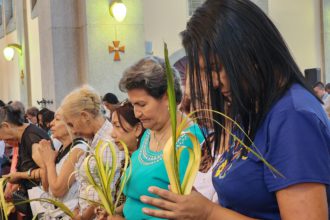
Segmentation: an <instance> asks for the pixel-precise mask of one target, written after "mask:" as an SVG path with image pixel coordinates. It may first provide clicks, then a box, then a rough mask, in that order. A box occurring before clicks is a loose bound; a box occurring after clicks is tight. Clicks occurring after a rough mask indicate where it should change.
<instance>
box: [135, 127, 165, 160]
mask: <svg viewBox="0 0 330 220" xmlns="http://www.w3.org/2000/svg"><path fill="white" fill-rule="evenodd" d="M145 135H146V136H145V138H144V140H143V142H142V145H141V150H140V152H139V156H138V158H139V161H140V163H142V164H143V165H146V166H149V165H152V164H155V163H158V162H159V161H161V160H163V150H161V151H158V152H151V151H150V150H148V144H149V142H150V130H146V134H145Z"/></svg>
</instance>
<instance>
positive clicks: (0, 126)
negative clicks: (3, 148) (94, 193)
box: [0, 105, 49, 219]
mask: <svg viewBox="0 0 330 220" xmlns="http://www.w3.org/2000/svg"><path fill="white" fill-rule="evenodd" d="M42 139H46V140H49V136H48V135H47V133H46V132H45V131H43V130H42V129H40V128H38V127H37V126H35V125H33V124H28V123H24V112H22V110H21V109H14V108H13V107H12V106H10V105H7V106H5V107H2V108H0V140H5V141H6V140H16V141H18V142H19V151H18V163H17V166H16V167H17V172H14V173H10V174H8V175H6V177H8V178H9V182H11V183H17V184H19V187H18V188H19V191H16V192H14V197H13V199H14V200H15V199H18V200H22V198H20V197H23V199H24V198H26V199H28V197H27V196H28V195H27V190H28V189H31V188H32V187H34V186H36V185H38V182H39V180H40V178H41V175H42V174H43V172H42V170H41V169H40V168H39V167H40V166H42V160H41V158H40V155H39V153H38V143H39V141H41V140H42ZM16 189H17V187H16ZM16 195H18V196H17V198H16ZM16 202H17V201H16ZM20 208H21V209H20ZM16 209H17V210H18V211H20V212H23V213H24V214H25V215H26V219H32V213H31V209H30V206H29V204H26V205H20V206H18V207H17V208H16ZM23 209H24V210H23Z"/></svg>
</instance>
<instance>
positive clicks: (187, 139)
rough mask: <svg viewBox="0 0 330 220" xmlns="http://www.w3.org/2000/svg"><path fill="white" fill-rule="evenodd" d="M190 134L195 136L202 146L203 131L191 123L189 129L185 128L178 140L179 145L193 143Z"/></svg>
mask: <svg viewBox="0 0 330 220" xmlns="http://www.w3.org/2000/svg"><path fill="white" fill-rule="evenodd" d="M188 133H191V134H192V135H194V136H195V137H196V138H197V140H198V141H199V143H200V144H202V143H203V142H204V135H203V133H202V130H201V129H200V128H199V126H198V124H196V123H194V122H191V123H190V124H189V125H188V127H187V128H185V129H184V130H183V131H182V133H181V135H180V136H179V138H178V140H177V145H183V144H185V143H187V142H189V143H190V142H191V140H190V137H189V135H188Z"/></svg>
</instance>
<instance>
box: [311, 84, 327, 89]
mask: <svg viewBox="0 0 330 220" xmlns="http://www.w3.org/2000/svg"><path fill="white" fill-rule="evenodd" d="M316 87H317V88H320V89H322V90H324V89H325V86H324V84H323V82H316V83H315V84H314V85H313V89H314V88H316Z"/></svg>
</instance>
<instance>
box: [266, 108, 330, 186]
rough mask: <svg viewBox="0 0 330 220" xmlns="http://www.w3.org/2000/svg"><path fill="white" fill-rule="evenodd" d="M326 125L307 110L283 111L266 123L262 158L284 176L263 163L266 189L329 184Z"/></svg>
mask: <svg viewBox="0 0 330 220" xmlns="http://www.w3.org/2000/svg"><path fill="white" fill-rule="evenodd" d="M327 126H328V125H326V124H324V122H323V121H321V120H320V119H319V118H318V117H317V115H316V114H314V113H312V112H308V111H303V110H301V111H299V110H285V111H281V112H277V113H275V114H274V115H273V117H272V119H271V120H270V122H269V129H268V134H267V135H268V143H269V144H268V146H269V147H268V149H267V151H266V152H265V155H264V156H265V159H266V160H267V161H268V162H269V163H270V164H271V165H272V166H274V167H275V168H276V169H277V170H278V171H280V172H281V173H282V174H283V175H284V176H285V178H281V177H276V176H275V175H274V174H273V173H272V172H271V170H270V169H269V168H268V167H266V166H264V167H265V168H264V171H265V172H264V178H265V183H266V186H267V188H268V190H269V191H271V192H272V191H277V190H280V189H283V188H286V187H288V186H290V185H293V184H297V183H303V182H317V183H323V184H330V160H329V154H330V152H329V149H330V143H329V142H327V140H329V138H330V134H329V128H328V127H327Z"/></svg>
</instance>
